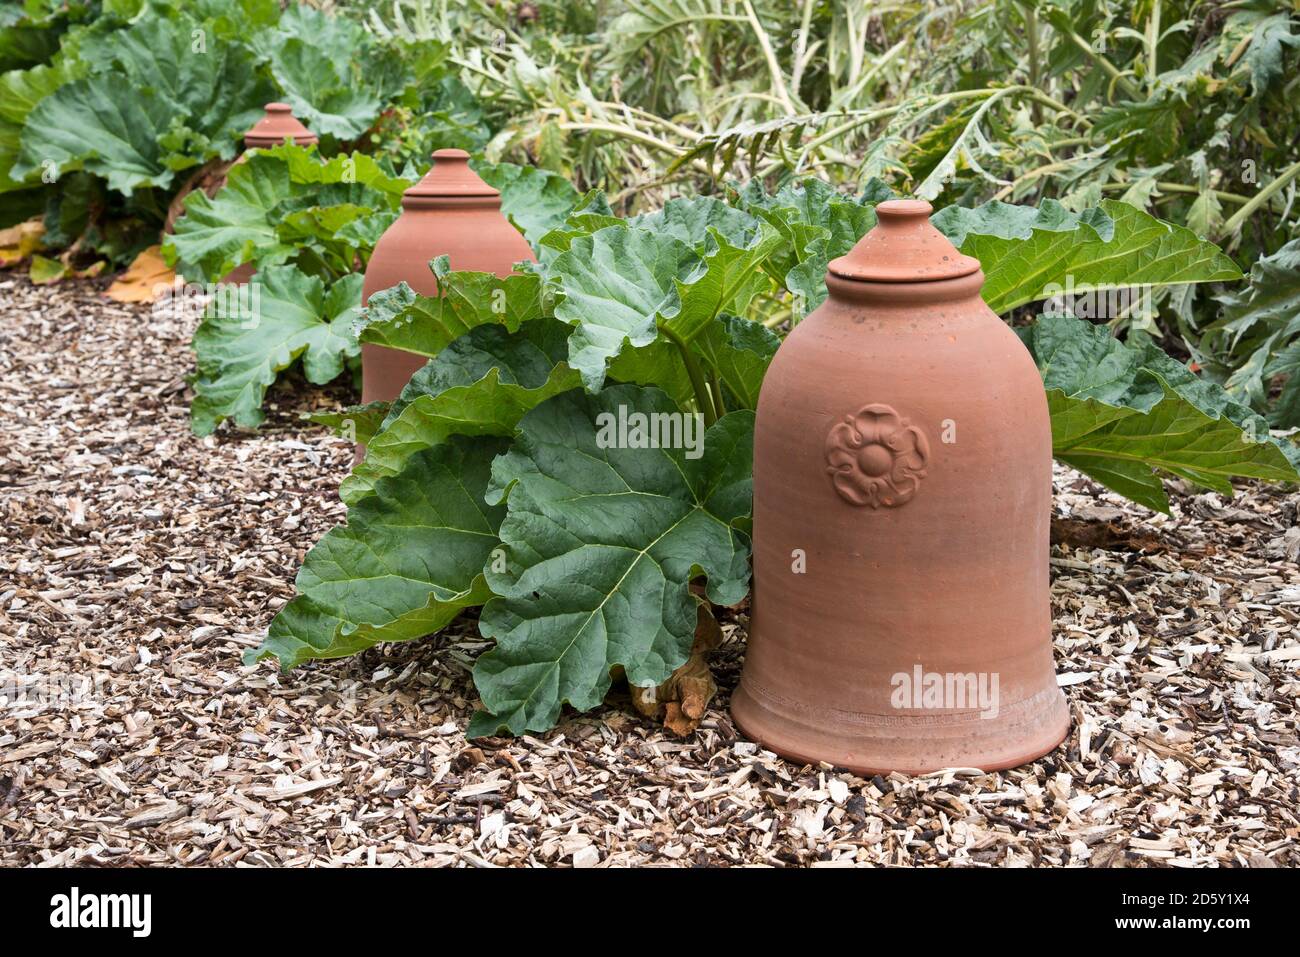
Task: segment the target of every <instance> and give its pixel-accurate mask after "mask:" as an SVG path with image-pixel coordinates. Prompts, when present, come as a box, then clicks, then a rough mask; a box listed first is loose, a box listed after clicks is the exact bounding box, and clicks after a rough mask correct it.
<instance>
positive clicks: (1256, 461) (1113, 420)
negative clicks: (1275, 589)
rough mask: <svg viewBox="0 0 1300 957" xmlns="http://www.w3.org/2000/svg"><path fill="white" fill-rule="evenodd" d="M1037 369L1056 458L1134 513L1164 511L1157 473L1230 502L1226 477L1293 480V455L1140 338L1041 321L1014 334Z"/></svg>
mask: <svg viewBox="0 0 1300 957" xmlns="http://www.w3.org/2000/svg"><path fill="white" fill-rule="evenodd" d="M1021 335H1022V338H1023V339H1024V342H1025V345H1026V346H1027V347H1028V348H1029V351H1030V353H1031V354H1032V355H1033V357H1034V360H1035V361H1036V362H1037V363H1038V367H1039V371H1040V372H1041V373H1042V376H1043V384H1044V385H1045V386H1046V388H1047V399H1048V406H1049V408H1050V410H1051V416H1052V451H1053V454H1054V455H1055V456H1056V458H1057V459H1058V460H1060V461H1062V462H1064V463H1065V464H1067V465H1071V466H1073V467H1075V468H1077V469H1078V470H1079V471H1081V472H1083V473H1085V474H1086V475H1089V476H1091V477H1092V478H1094V479H1096V480H1097V481H1098V482H1100V483H1101V484H1103V485H1105V486H1106V487H1108V488H1110V489H1113V490H1114V491H1116V492H1119V493H1120V494H1121V495H1124V496H1126V497H1128V498H1131V499H1132V500H1133V501H1135V502H1138V503H1139V504H1142V505H1146V506H1147V507H1148V508H1152V509H1155V510H1156V511H1160V512H1168V511H1169V500H1168V498H1167V496H1166V495H1165V491H1164V488H1163V486H1162V484H1161V481H1160V474H1161V473H1166V474H1169V475H1174V476H1179V477H1181V478H1184V479H1186V480H1188V481H1189V482H1192V483H1194V484H1196V485H1200V486H1202V487H1204V488H1209V489H1212V490H1214V491H1217V492H1220V493H1221V494H1224V495H1231V494H1232V483H1231V479H1233V478H1238V477H1240V478H1258V479H1265V480H1269V481H1297V480H1300V474H1298V473H1297V471H1296V469H1297V466H1300V449H1297V447H1296V446H1294V445H1293V444H1291V443H1287V442H1284V441H1279V440H1277V439H1274V438H1272V437H1271V436H1270V435H1269V432H1268V423H1267V422H1266V421H1265V420H1264V419H1263V418H1261V417H1260V416H1258V415H1256V414H1255V413H1254V412H1252V411H1251V410H1250V409H1249V408H1247V407H1246V406H1243V405H1241V404H1240V403H1238V402H1236V401H1234V400H1233V399H1232V397H1231V396H1229V395H1228V394H1227V393H1226V392H1224V390H1223V389H1222V388H1220V387H1219V386H1217V385H1215V384H1214V383H1212V382H1208V381H1205V380H1203V379H1200V378H1198V377H1197V376H1196V375H1195V374H1194V373H1193V372H1192V371H1191V370H1189V369H1188V368H1187V367H1186V366H1183V365H1182V364H1181V363H1179V362H1178V361H1177V360H1175V359H1172V358H1170V357H1169V356H1168V355H1166V354H1165V353H1164V352H1163V351H1162V350H1161V349H1160V348H1159V347H1158V346H1156V345H1155V344H1154V343H1152V342H1151V341H1150V340H1149V339H1147V338H1146V337H1145V336H1142V335H1141V334H1140V333H1139V334H1136V335H1135V338H1136V339H1137V341H1136V342H1132V343H1121V342H1119V341H1118V340H1117V339H1115V338H1114V337H1113V336H1112V335H1111V334H1110V332H1109V330H1107V329H1106V328H1105V327H1104V326H1095V325H1093V324H1091V323H1089V322H1085V321H1084V320H1081V319H1071V318H1068V317H1062V316H1044V317H1043V318H1041V319H1039V320H1038V321H1037V322H1035V323H1034V324H1033V325H1032V326H1029V327H1027V328H1026V329H1025V330H1024V331H1023V332H1022V333H1021Z"/></svg>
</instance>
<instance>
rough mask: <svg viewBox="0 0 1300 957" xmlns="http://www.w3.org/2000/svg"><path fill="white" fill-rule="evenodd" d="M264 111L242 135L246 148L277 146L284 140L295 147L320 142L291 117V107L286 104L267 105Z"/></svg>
mask: <svg viewBox="0 0 1300 957" xmlns="http://www.w3.org/2000/svg"><path fill="white" fill-rule="evenodd" d="M264 109H265V111H266V112H265V113H263V114H262V118H261V119H260V120H258V121H257V122H256V123H254V124H253V126H252V127H251V128H250V129H249V131H248V132H247V133H245V134H244V146H245V147H246V148H248V149H255V148H259V147H261V148H266V147H272V146H279V145H280V144H281V143H283V142H284V141H285V140H286V139H288V140H292V141H293V143H294V145H295V146H314V145H316V144H318V143H319V142H320V137H319V136H317V135H316V134H315V133H313V132H312V131H311V130H309V129H307V127H306V126H304V125H303V124H302V122H301V121H300V120H299V119H298V118H297V117H296V116H294V115H293V107H292V106H290V105H289V104H288V103H268V104H266V106H265V107H264Z"/></svg>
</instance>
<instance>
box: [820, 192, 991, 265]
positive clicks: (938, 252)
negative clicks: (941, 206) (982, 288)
mask: <svg viewBox="0 0 1300 957" xmlns="http://www.w3.org/2000/svg"><path fill="white" fill-rule="evenodd" d="M933 209H934V207H932V206H931V205H930V204H929V203H927V202H926V201H925V200H922V199H889V200H885V201H884V202H883V203H880V204H878V205H877V206H876V225H875V226H873V227H872V228H871V229H870V230H869V231H868V232H867V234H866V235H865V236H863V237H862V238H861V239H859V240H858V243H857V245H856V246H854V247H853V248H852V249H851V250H849V252H848V253H847V254H845V255H843V256H841V257H840V258H839V259H833V260H831V263H830V267H829V269H828V271H829V272H830V273H831V274H832V275H835V276H838V277H839V278H841V279H855V280H858V281H859V282H934V281H935V280H940V279H957V278H959V277H961V276H969V275H970V274H971V273H973V272H976V271H977V270H978V269H979V268H980V263H979V260H978V259H975V258H974V257H972V256H963V255H962V254H961V253H959V252H958V251H957V247H955V246H954V245H953V244H952V243H950V242H949V241H948V237H947V236H945V235H944V234H943V233H941V232H939V230H937V229H935V228H934V227H933V226H931V225H930V213H931V212H932V211H933Z"/></svg>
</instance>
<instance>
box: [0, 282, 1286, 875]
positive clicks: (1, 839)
mask: <svg viewBox="0 0 1300 957" xmlns="http://www.w3.org/2000/svg"><path fill="white" fill-rule="evenodd" d="M103 286H104V283H103V282H102V281H100V282H78V283H63V284H61V285H58V286H54V287H45V288H38V287H33V286H31V285H30V284H29V283H28V282H27V281H26V279H23V278H19V277H17V276H16V275H15V274H3V273H0V403H2V404H3V408H4V409H5V423H4V430H3V432H4V441H3V444H2V445H0V501H2V502H3V511H2V513H0V863H5V864H17V865H36V866H55V865H161V864H187V865H283V866H313V865H347V864H381V865H390V864H406V865H421V864H424V865H461V866H477V867H493V866H500V865H562V866H568V865H573V866H579V867H590V866H605V865H626V864H651V865H740V864H769V865H777V866H789V865H813V866H840V865H849V864H854V863H866V864H878V865H925V866H929V865H940V866H944V865H947V866H951V865H967V866H969V865H974V866H981V867H1017V866H1032V865H1069V866H1089V867H1099V866H1128V867H1150V866H1176V867H1204V866H1228V867H1242V866H1248V867H1275V866H1296V865H1300V852H1298V851H1297V837H1298V836H1300V810H1297V808H1298V807H1300V793H1298V785H1300V739H1298V737H1297V696H1298V695H1300V681H1298V680H1297V667H1298V666H1300V628H1297V623H1298V622H1300V571H1298V570H1297V557H1298V555H1300V521H1298V519H1297V505H1298V504H1300V495H1298V494H1297V493H1296V491H1295V490H1294V489H1280V488H1269V487H1262V486H1248V487H1245V488H1243V489H1242V490H1241V492H1240V493H1239V494H1238V495H1237V497H1235V498H1234V499H1231V500H1224V499H1222V498H1220V497H1219V496H1218V495H1213V494H1209V495H1207V494H1195V493H1192V492H1190V491H1189V490H1182V493H1181V494H1176V495H1175V504H1174V514H1173V517H1172V518H1167V517H1164V516H1158V515H1153V514H1151V513H1149V512H1147V511H1145V510H1144V509H1140V508H1138V507H1135V506H1131V505H1126V504H1124V503H1123V502H1122V501H1121V500H1119V499H1117V498H1116V497H1115V496H1113V495H1111V494H1109V493H1107V492H1105V491H1103V490H1102V489H1100V488H1099V487H1098V486H1096V485H1094V484H1093V483H1091V482H1090V481H1088V480H1087V479H1085V478H1083V477H1081V476H1080V475H1078V474H1077V473H1073V472H1069V471H1066V470H1058V473H1057V493H1058V494H1057V498H1056V511H1057V521H1056V522H1055V528H1054V533H1055V537H1056V539H1057V543H1056V544H1055V545H1054V546H1053V558H1052V573H1053V582H1052V598H1053V611H1054V616H1055V640H1056V653H1057V670H1058V672H1059V675H1060V681H1061V683H1062V685H1063V686H1064V688H1065V691H1066V694H1067V695H1068V697H1069V701H1070V706H1071V710H1072V713H1073V718H1074V724H1073V727H1072V730H1071V732H1070V736H1069V738H1068V739H1067V741H1066V743H1065V744H1064V745H1062V746H1061V747H1060V748H1058V749H1057V750H1056V751H1054V752H1053V753H1052V754H1050V755H1048V756H1047V757H1046V758H1044V759H1042V760H1040V761H1037V762H1035V763H1034V764H1032V765H1030V766H1028V767H1025V768H1021V769H1018V770H1015V771H1009V772H1003V773H998V774H982V773H978V772H968V771H954V772H941V773H937V774H932V775H927V776H924V777H914V778H907V777H903V776H901V775H894V776H891V777H888V778H881V777H877V778H872V779H870V780H863V779H861V778H858V777H855V776H853V775H851V774H847V773H842V772H838V771H836V770H834V769H832V768H828V767H797V766H794V765H792V764H789V763H786V762H784V761H781V760H780V759H778V758H776V757H775V756H774V755H772V754H770V753H767V752H764V751H761V750H759V749H758V748H757V747H755V746H754V745H752V744H749V743H747V742H745V741H744V740H742V739H740V738H738V737H737V734H736V732H735V730H734V728H733V726H732V724H731V720H730V718H729V716H728V713H727V707H726V706H727V693H728V691H729V690H730V689H731V688H732V687H734V686H735V683H736V680H737V678H738V675H739V668H740V663H741V659H742V656H743V651H744V645H743V641H742V637H743V627H744V619H743V616H742V617H741V618H740V619H738V620H737V621H735V622H730V623H728V624H727V625H726V626H725V629H724V630H725V632H726V640H725V642H724V644H723V646H722V648H721V649H720V650H719V651H718V652H717V653H716V654H715V657H714V669H715V674H716V675H717V679H718V683H719V685H720V687H721V689H722V690H721V692H720V694H719V696H718V698H717V699H716V700H715V701H714V704H713V707H712V708H711V710H710V711H709V713H708V714H707V716H706V718H705V720H704V722H703V725H702V726H701V728H700V729H699V730H698V731H697V732H695V733H694V734H693V735H691V736H690V737H688V738H686V739H678V738H675V737H673V736H672V735H670V734H668V733H667V732H665V731H664V730H663V729H659V728H655V727H653V726H652V725H650V724H649V723H648V722H646V721H644V720H642V719H640V718H637V717H635V716H634V713H633V712H632V711H631V709H630V708H629V707H628V702H627V699H626V696H624V697H623V698H621V699H620V698H618V697H617V696H616V697H614V698H612V699H611V701H610V703H609V704H608V705H607V706H606V707H605V708H604V709H603V710H601V711H600V712H598V713H595V714H591V715H584V716H571V717H569V718H568V719H567V720H566V721H565V722H564V723H563V724H562V725H561V726H560V727H559V728H558V729H557V730H555V731H554V732H552V733H550V734H546V735H539V736H536V737H522V738H518V739H489V740H487V741H485V742H472V743H467V742H466V741H465V738H464V735H463V729H464V728H465V725H466V722H467V720H468V717H469V714H470V712H471V711H472V709H473V706H474V702H475V696H474V691H473V686H472V684H471V683H470V680H469V669H470V667H471V664H472V661H473V658H474V656H475V655H476V654H477V653H478V652H479V651H480V650H481V649H482V647H483V643H482V641H481V640H479V638H478V635H477V631H476V629H475V625H474V622H473V621H472V620H468V619H467V620H463V621H461V622H459V623H457V624H456V625H455V626H453V627H452V628H451V629H449V631H448V633H446V634H444V635H442V636H439V637H437V638H433V639H428V640H425V641H421V642H411V643H406V644H400V645H392V646H387V647H383V648H376V649H371V650H370V651H368V652H366V653H364V654H362V655H360V656H358V657H356V658H354V659H350V660H343V661H335V662H322V663H315V664H312V665H308V666H305V667H303V668H300V669H298V670H296V671H294V672H293V673H292V674H290V675H287V676H286V675H280V674H279V673H278V672H276V670H275V669H274V667H273V665H271V664H269V663H263V664H262V665H260V666H258V667H255V668H246V667H244V666H243V665H242V664H241V663H240V653H241V652H243V651H244V650H245V649H246V648H248V647H250V646H252V645H254V644H256V643H257V642H258V641H259V636H260V634H261V633H262V631H263V630H264V629H265V627H266V625H267V622H268V621H269V620H270V618H271V617H272V615H273V614H274V613H275V610H276V609H277V608H278V607H280V606H281V605H282V604H283V603H284V602H285V601H286V600H287V599H288V598H289V597H290V596H291V595H292V587H291V583H292V581H293V576H294V574H295V572H296V570H297V567H298V564H299V562H300V560H301V559H302V556H303V554H304V553H305V552H306V551H307V549H308V548H309V547H310V546H311V544H312V543H313V542H315V541H316V540H317V539H318V538H319V537H320V536H321V534H322V533H324V531H325V530H326V529H327V528H329V527H330V525H331V524H333V523H335V522H337V521H339V520H340V519H341V518H342V516H343V508H342V506H341V504H340V503H339V501H338V498H337V495H336V490H337V487H338V482H339V480H340V478H341V477H342V476H343V475H344V474H345V472H346V469H347V467H348V464H349V460H350V448H349V447H348V446H347V445H345V444H344V443H343V442H342V441H340V440H337V439H334V438H333V437H331V436H328V435H327V434H325V433H324V432H323V431H322V430H319V429H315V428H313V427H304V426H303V424H302V423H300V422H299V420H298V418H297V414H298V413H299V412H301V411H303V410H305V409H309V408H314V407H328V406H332V405H337V404H340V403H343V402H346V401H348V399H349V395H348V393H347V391H346V390H345V389H344V388H342V387H339V388H333V389H326V390H321V389H309V388H306V387H302V386H301V385H294V384H293V383H290V384H289V385H288V386H287V387H285V388H282V389H278V390H277V391H276V392H275V393H274V394H273V396H272V401H271V410H270V416H269V419H268V422H267V424H266V426H265V427H264V428H262V429H261V430H260V431H258V432H257V433H255V434H254V433H241V432H237V431H233V430H230V431H227V430H224V429H223V430H222V431H221V432H220V433H219V434H218V435H217V436H214V437H210V438H207V439H197V438H195V437H193V436H192V435H191V434H190V431H189V427H188V421H187V405H188V392H187V387H186V382H185V377H186V375H187V374H188V373H189V372H190V370H191V356H190V353H189V351H188V341H189V334H190V330H191V326H192V321H189V320H181V319H175V318H166V317H163V318H159V317H154V316H151V315H150V313H149V310H148V309H147V308H141V307H128V306H121V305H117V304H114V303H111V302H108V301H107V300H105V299H103V298H102V296H101V295H100V292H99V291H100V290H101V289H102V288H103Z"/></svg>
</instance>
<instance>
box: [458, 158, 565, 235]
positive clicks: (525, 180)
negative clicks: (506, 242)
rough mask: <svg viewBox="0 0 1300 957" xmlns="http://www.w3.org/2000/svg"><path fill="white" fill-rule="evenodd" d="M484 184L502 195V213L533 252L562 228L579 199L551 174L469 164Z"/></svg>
mask: <svg viewBox="0 0 1300 957" xmlns="http://www.w3.org/2000/svg"><path fill="white" fill-rule="evenodd" d="M470 165H471V166H472V167H473V169H474V171H475V172H476V173H478V175H479V176H481V177H482V178H483V181H484V182H485V183H487V184H488V185H489V186H491V187H492V188H493V189H496V190H500V192H501V212H502V214H503V215H505V216H506V218H507V219H509V220H510V221H511V222H513V223H514V224H515V225H516V226H518V227H519V229H520V231H522V232H523V234H524V238H525V239H527V240H528V241H529V242H530V243H531V244H532V245H533V247H534V248H536V247H537V244H538V242H539V241H540V240H541V238H542V237H543V236H545V235H546V234H547V233H549V232H550V231H551V230H552V229H555V228H556V227H558V226H560V225H562V224H563V223H564V221H565V218H566V217H567V216H568V215H569V213H570V211H571V210H572V209H573V208H574V207H575V206H576V205H577V203H578V200H579V199H580V198H581V195H580V194H579V193H578V191H577V190H576V189H575V188H574V187H573V184H572V183H570V182H569V181H568V180H567V179H565V178H564V177H563V176H561V175H560V174H558V173H552V172H551V171H550V170H545V169H538V168H537V167H535V166H516V165H514V164H513V163H480V162H475V163H471V164H470Z"/></svg>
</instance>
